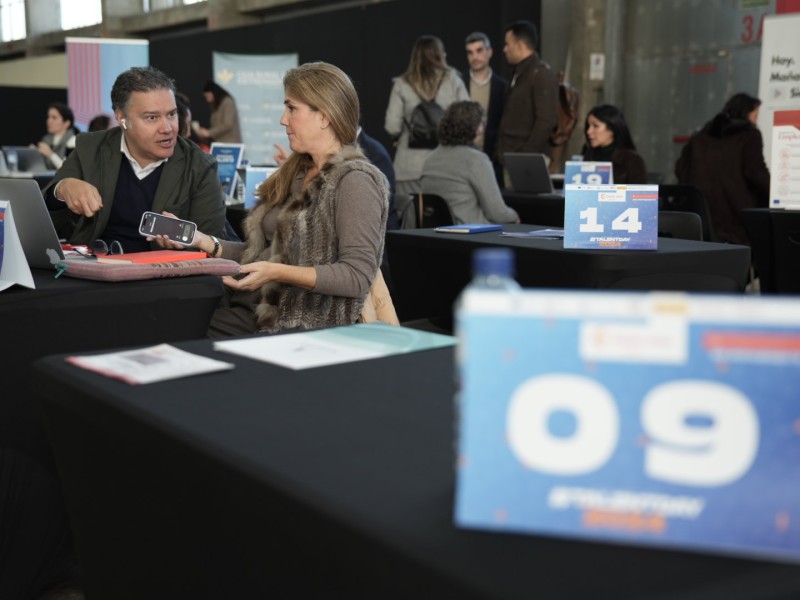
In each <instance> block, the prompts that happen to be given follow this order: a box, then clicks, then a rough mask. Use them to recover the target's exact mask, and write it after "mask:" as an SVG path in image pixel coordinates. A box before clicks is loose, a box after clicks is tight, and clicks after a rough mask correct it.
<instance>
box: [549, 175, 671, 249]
mask: <svg viewBox="0 0 800 600" xmlns="http://www.w3.org/2000/svg"><path fill="white" fill-rule="evenodd" d="M657 247H658V186H657V185H573V184H567V185H565V186H564V248H586V249H610V250H626V249H627V250H655V249H656V248H657Z"/></svg>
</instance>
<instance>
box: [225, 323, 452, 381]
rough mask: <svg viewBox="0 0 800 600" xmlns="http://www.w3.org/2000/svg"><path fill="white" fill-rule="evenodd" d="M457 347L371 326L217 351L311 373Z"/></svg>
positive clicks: (228, 344)
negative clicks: (316, 369) (374, 360)
mask: <svg viewBox="0 0 800 600" xmlns="http://www.w3.org/2000/svg"><path fill="white" fill-rule="evenodd" d="M454 344H455V338H454V337H452V336H449V335H441V334H438V333H430V332H427V331H421V330H418V329H411V328H408V327H396V326H393V325H386V324H383V323H369V324H364V323H360V324H356V325H346V326H342V327H332V328H329V329H322V330H318V331H307V332H302V333H290V334H286V335H272V336H264V337H254V338H245V339H240V340H226V341H222V342H215V343H214V349H215V350H221V351H223V352H229V353H231V354H236V355H238V356H244V357H247V358H252V359H255V360H261V361H264V362H269V363H273V364H276V365H280V366H282V367H288V368H290V369H296V370H297V369H310V368H312V367H323V366H327V365H336V364H341V363H348V362H355V361H359V360H367V359H372V358H380V357H382V356H391V355H394V354H405V353H407V352H415V351H418V350H428V349H431V348H444V347H446V346H452V345H454Z"/></svg>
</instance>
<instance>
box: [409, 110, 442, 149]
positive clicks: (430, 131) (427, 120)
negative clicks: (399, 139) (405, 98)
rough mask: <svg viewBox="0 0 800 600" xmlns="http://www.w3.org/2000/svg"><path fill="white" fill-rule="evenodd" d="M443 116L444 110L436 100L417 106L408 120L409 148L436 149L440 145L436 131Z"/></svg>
mask: <svg viewBox="0 0 800 600" xmlns="http://www.w3.org/2000/svg"><path fill="white" fill-rule="evenodd" d="M443 114H444V109H443V108H442V107H441V106H439V105H438V104H437V103H436V101H435V100H423V101H422V102H420V103H419V104H417V105H416V106H415V107H414V110H412V111H411V117H410V118H409V120H408V147H409V148H436V146H438V145H439V136H438V135H437V133H436V129H437V128H438V127H439V121H441V120H442V115H443Z"/></svg>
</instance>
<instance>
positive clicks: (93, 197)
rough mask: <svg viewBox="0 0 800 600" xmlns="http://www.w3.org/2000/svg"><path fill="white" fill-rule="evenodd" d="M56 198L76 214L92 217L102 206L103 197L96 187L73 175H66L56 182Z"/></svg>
mask: <svg viewBox="0 0 800 600" xmlns="http://www.w3.org/2000/svg"><path fill="white" fill-rule="evenodd" d="M57 199H58V200H61V201H62V202H64V204H66V205H67V208H68V209H70V210H71V211H72V212H74V213H75V214H76V215H83V216H84V217H93V216H94V215H95V214H96V213H97V212H98V211H99V210H100V209H101V208H103V199H102V198H100V192H98V191H97V188H96V187H94V186H93V185H92V184H91V183H86V182H85V181H81V180H80V179H75V178H74V177H67V178H66V179H62V180H61V181H60V182H59V183H58V196H57Z"/></svg>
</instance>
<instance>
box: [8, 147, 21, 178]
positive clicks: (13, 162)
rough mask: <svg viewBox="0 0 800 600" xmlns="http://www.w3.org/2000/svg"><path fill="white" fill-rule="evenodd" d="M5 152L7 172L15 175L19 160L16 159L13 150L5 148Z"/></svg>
mask: <svg viewBox="0 0 800 600" xmlns="http://www.w3.org/2000/svg"><path fill="white" fill-rule="evenodd" d="M5 152H6V164H7V165H8V170H9V171H10V172H11V173H16V172H17V167H18V166H19V158H18V157H17V151H16V150H15V149H14V148H7V149H6V151H5Z"/></svg>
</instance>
